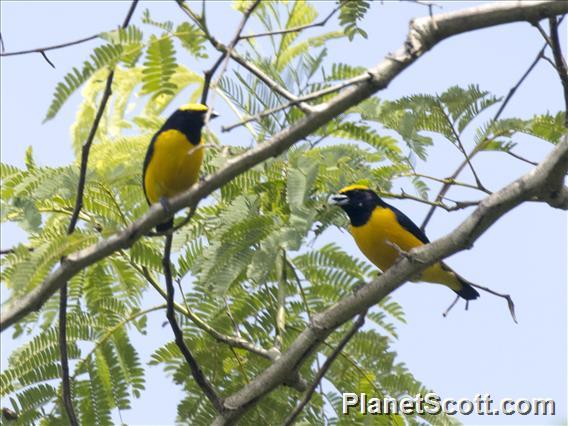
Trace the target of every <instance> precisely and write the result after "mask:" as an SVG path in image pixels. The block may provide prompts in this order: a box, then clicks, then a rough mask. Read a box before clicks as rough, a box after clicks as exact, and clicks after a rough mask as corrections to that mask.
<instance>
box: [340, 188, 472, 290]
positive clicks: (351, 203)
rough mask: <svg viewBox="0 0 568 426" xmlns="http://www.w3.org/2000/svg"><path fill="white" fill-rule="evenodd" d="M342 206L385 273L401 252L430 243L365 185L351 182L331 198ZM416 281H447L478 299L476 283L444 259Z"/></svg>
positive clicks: (370, 256)
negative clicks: (457, 271) (459, 272)
mask: <svg viewBox="0 0 568 426" xmlns="http://www.w3.org/2000/svg"><path fill="white" fill-rule="evenodd" d="M330 203H331V204H333V205H337V206H339V207H341V208H342V209H343V210H344V211H345V213H347V216H349V220H350V222H351V224H350V226H349V230H350V232H351V234H352V235H353V238H354V239H355V242H356V243H357V246H358V247H359V249H360V250H361V251H362V252H363V254H364V255H365V256H366V257H367V258H368V259H369V260H370V261H371V262H372V263H373V264H375V266H377V267H378V268H380V269H381V270H382V271H383V272H384V271H386V270H387V269H388V268H390V267H391V266H392V265H393V264H394V263H395V262H396V260H397V258H398V256H399V251H398V250H397V247H398V248H399V249H400V250H403V251H409V250H410V249H412V248H414V247H418V246H421V245H424V244H427V243H429V242H430V240H428V237H426V235H425V234H424V232H422V231H421V230H420V228H418V227H417V226H416V225H415V224H414V223H413V222H412V220H410V219H409V218H408V217H407V216H406V215H405V214H404V213H402V212H401V211H400V210H398V209H397V208H395V207H393V206H391V205H389V204H387V203H385V202H384V201H383V200H382V199H381V198H380V197H379V196H378V195H377V194H376V193H375V192H374V191H372V190H371V189H369V188H368V187H366V186H364V185H350V186H347V187H345V188H343V189H342V190H340V191H339V193H338V194H336V195H333V196H332V197H331V198H330ZM413 281H426V282H430V283H437V284H443V285H445V286H448V287H449V288H451V289H452V290H453V291H455V292H456V293H457V294H458V295H459V296H461V297H462V298H464V299H465V300H472V299H477V298H478V297H479V293H478V292H477V291H476V290H475V289H474V288H473V287H472V285H471V284H472V283H470V282H469V281H467V280H466V279H464V278H463V277H461V276H460V275H458V274H457V273H456V272H454V271H453V270H452V269H451V268H450V267H449V266H448V265H446V264H445V263H444V262H438V263H435V264H434V265H432V266H430V267H428V268H427V269H425V270H424V271H423V272H422V274H421V275H420V277H419V278H418V279H416V280H413Z"/></svg>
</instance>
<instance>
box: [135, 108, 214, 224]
mask: <svg viewBox="0 0 568 426" xmlns="http://www.w3.org/2000/svg"><path fill="white" fill-rule="evenodd" d="M207 112H208V108H207V107H206V106H205V105H202V104H188V105H184V106H182V107H180V108H178V109H177V110H176V111H175V112H174V113H173V114H172V115H171V116H170V117H169V118H168V119H167V120H166V122H165V123H164V125H163V126H162V127H161V128H160V130H158V131H157V132H156V134H155V135H154V137H152V140H151V142H150V145H149V146H148V151H147V152H146V158H145V159H144V170H143V173H142V186H143V187H144V195H145V196H146V200H147V201H148V204H154V203H157V202H160V203H162V204H163V205H164V206H165V207H166V208H167V201H166V200H167V199H168V198H171V197H173V196H174V195H177V194H179V193H181V192H183V191H185V190H187V189H189V187H190V186H191V185H193V184H194V183H195V182H197V180H198V179H199V169H200V168H201V163H202V161H203V155H204V151H205V149H204V147H203V146H200V145H203V142H202V139H201V130H202V129H203V126H204V124H205V117H206V115H207ZM210 116H211V117H216V116H217V114H215V113H214V112H213V111H212V112H211V113H210ZM172 225H173V218H171V219H169V220H168V221H167V222H164V223H161V224H160V225H158V226H157V227H156V230H157V231H158V232H162V231H166V230H168V229H169V228H171V226H172Z"/></svg>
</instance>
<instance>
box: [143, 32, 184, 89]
mask: <svg viewBox="0 0 568 426" xmlns="http://www.w3.org/2000/svg"><path fill="white" fill-rule="evenodd" d="M175 53H176V51H175V49H174V44H173V42H172V40H171V38H170V37H168V36H167V35H165V34H163V35H162V36H161V37H160V38H158V37H156V36H155V35H152V36H151V37H150V44H149V46H148V49H147V51H146V60H145V61H144V68H143V69H142V75H143V78H142V82H143V85H142V90H141V94H149V93H151V94H152V95H153V97H156V96H158V95H160V94H169V95H173V94H174V91H175V90H176V85H175V84H174V83H173V82H172V81H171V79H172V76H173V75H174V73H175V71H176V67H177V64H176V58H175Z"/></svg>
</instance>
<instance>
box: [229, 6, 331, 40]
mask: <svg viewBox="0 0 568 426" xmlns="http://www.w3.org/2000/svg"><path fill="white" fill-rule="evenodd" d="M340 8H341V6H337V7H336V8H335V9H333V10H332V11H331V12H330V13H329V14H328V15H327V16H326V17H325V18H324V19H322V20H321V21H319V22H315V23H313V24H306V25H298V26H297V27H292V28H286V29H283V30H275V31H267V32H264V33H256V34H249V35H243V36H241V37H240V39H241V40H246V39H249V38H259V37H266V36H275V35H282V34H289V33H299V32H301V31H304V30H307V29H309V28H315V27H323V26H325V25H326V24H327V22H328V21H329V20H330V19H331V17H332V16H333V15H335V14H336V13H337V11H338V10H339V9H340Z"/></svg>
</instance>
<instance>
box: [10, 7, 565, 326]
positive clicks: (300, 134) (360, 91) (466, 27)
mask: <svg viewBox="0 0 568 426" xmlns="http://www.w3.org/2000/svg"><path fill="white" fill-rule="evenodd" d="M562 13H568V2H556V1H547V2H541V1H525V2H522V3H518V2H515V3H491V4H488V5H483V6H478V7H474V8H469V9H465V10H460V11H456V12H449V13H443V14H439V15H435V16H434V17H433V18H429V17H425V18H420V19H416V20H414V21H413V22H411V25H410V30H409V34H408V37H407V41H406V42H405V43H404V45H403V46H402V47H401V48H400V49H398V51H397V52H396V53H395V54H394V55H391V56H389V57H388V58H386V59H385V60H383V61H382V62H380V63H379V64H378V65H376V66H375V67H373V68H371V69H369V70H368V71H367V72H365V73H364V74H365V75H366V76H367V75H371V76H372V77H371V78H365V79H364V80H362V81H361V82H359V83H357V84H354V85H353V86H351V87H349V88H347V89H346V90H344V91H342V92H341V93H340V94H338V95H337V96H336V97H335V98H333V99H332V100H330V101H329V102H327V103H326V106H325V108H321V109H319V108H318V110H317V111H315V112H313V113H312V114H310V116H309V117H304V118H302V119H300V120H298V121H297V122H296V123H294V124H293V125H292V126H290V127H288V128H286V129H284V130H282V131H281V132H279V133H277V134H276V135H274V136H273V137H272V138H271V139H270V140H268V141H266V142H264V143H262V144H259V145H257V146H255V147H254V148H252V149H250V150H248V151H247V152H245V153H243V154H241V155H239V156H237V157H235V158H233V159H231V160H229V161H228V162H227V163H226V165H225V166H224V167H223V168H221V169H219V170H218V171H217V172H215V173H214V174H212V175H210V176H209V177H207V178H206V179H204V180H203V181H201V182H199V183H198V184H196V185H193V186H192V187H191V188H190V189H189V190H187V191H185V192H184V193H182V194H180V195H178V196H177V197H175V198H173V199H171V200H170V204H171V211H170V212H166V211H165V210H164V209H163V207H162V206H161V205H160V204H159V203H157V204H155V205H153V206H151V207H150V208H149V210H148V212H147V213H146V214H145V215H143V216H142V217H141V218H139V219H137V220H136V221H134V222H133V223H132V224H130V225H129V226H128V227H126V229H124V230H123V231H120V232H118V233H116V234H114V235H111V236H110V237H108V238H106V239H103V240H101V241H99V242H98V243H96V244H93V245H91V246H89V247H87V248H85V249H82V250H80V251H78V252H75V253H72V254H70V255H68V256H67V258H66V259H65V261H64V262H63V264H62V265H60V266H58V267H56V268H54V269H53V271H51V273H50V274H49V275H48V276H47V277H46V278H45V279H44V280H43V282H42V283H41V284H39V285H38V286H37V287H36V288H35V289H33V290H31V291H30V292H29V293H28V294H27V295H26V296H24V297H22V298H20V299H18V300H14V301H12V303H11V304H10V306H8V307H7V309H6V310H5V312H4V313H3V316H2V318H1V319H0V330H5V329H6V328H8V327H10V326H11V325H13V324H14V323H16V322H17V321H19V320H20V319H21V318H23V317H25V316H26V315H28V314H29V313H31V312H33V311H34V310H38V309H39V308H41V306H42V305H43V303H44V302H45V301H46V300H47V299H48V298H49V297H50V296H51V295H53V293H54V292H55V291H57V290H58V289H59V288H61V286H62V285H63V283H65V282H66V281H67V280H69V279H70V278H71V277H73V276H74V275H75V274H77V273H78V272H79V271H81V270H82V269H84V268H85V267H87V266H89V265H92V264H94V263H96V262H98V261H99V260H101V259H104V258H105V257H107V256H109V255H111V254H112V253H114V252H116V251H118V250H121V249H125V248H127V247H130V246H131V245H132V244H134V242H136V241H137V240H138V239H139V238H141V237H142V236H144V235H145V234H146V233H148V232H149V231H150V230H151V229H152V228H153V227H155V226H156V225H157V224H158V223H161V222H163V221H164V220H166V219H167V217H169V215H171V213H172V212H177V211H179V210H181V209H183V208H187V207H195V206H197V204H198V203H199V202H200V201H201V200H202V199H203V198H205V197H207V196H208V195H209V194H211V193H212V192H213V191H215V190H217V189H219V188H220V187H221V186H223V185H224V184H226V183H227V182H229V181H231V180H232V179H234V178H235V177H236V176H238V175H240V174H242V173H244V172H246V171H247V170H249V169H250V168H252V167H254V166H256V165H257V164H259V163H261V162H263V161H265V160H266V159H268V158H270V157H275V156H278V155H280V154H282V153H283V152H285V151H286V150H287V149H288V148H290V147H291V146H292V145H294V144H295V143H297V142H298V141H300V140H302V139H304V138H305V137H307V136H308V135H310V134H311V133H313V132H314V131H315V130H317V129H318V128H320V127H321V126H323V125H324V124H326V123H327V122H329V121H330V120H332V119H333V118H334V117H336V116H337V115H338V114H341V113H343V112H344V111H346V110H347V109H349V108H351V107H352V106H354V105H356V104H358V103H359V102H361V101H363V100H364V99H367V98H368V97H370V96H372V95H373V94H375V93H376V92H377V91H379V90H381V89H384V88H385V87H387V86H388V84H389V83H390V82H391V81H392V80H393V79H394V78H396V77H397V76H398V75H399V74H400V73H401V72H402V71H403V70H405V69H406V68H407V67H409V66H410V65H411V64H412V63H414V62H415V61H416V60H417V59H418V58H419V57H420V56H421V55H423V54H424V53H426V52H427V51H428V50H429V49H431V48H432V47H433V46H434V45H436V44H437V43H439V42H440V41H442V40H444V39H446V38H448V37H451V36H453V35H457V34H462V33H465V32H469V31H473V30H476V29H480V28H485V27H490V26H494V25H498V24H504V23H509V22H514V21H527V20H530V19H533V18H535V17H542V16H553V15H559V14H562Z"/></svg>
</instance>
